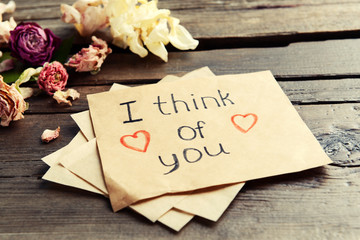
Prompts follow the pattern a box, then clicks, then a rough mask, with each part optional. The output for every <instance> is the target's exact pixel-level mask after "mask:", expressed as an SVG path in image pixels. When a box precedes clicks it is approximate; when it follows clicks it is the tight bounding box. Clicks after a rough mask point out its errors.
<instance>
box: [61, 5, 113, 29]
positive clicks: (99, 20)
mask: <svg viewBox="0 0 360 240" xmlns="http://www.w3.org/2000/svg"><path fill="white" fill-rule="evenodd" d="M106 4H107V1H106V0H78V1H76V2H75V3H74V4H73V5H72V6H70V5H67V4H61V6H60V11H61V14H62V17H61V19H62V20H63V21H64V22H66V23H73V24H74V25H75V28H76V29H77V30H78V32H79V33H80V35H81V36H89V35H91V34H93V33H94V32H95V31H96V30H98V29H102V28H105V27H107V26H108V23H109V21H108V17H107V15H106V14H105V8H104V6H105V5H106Z"/></svg>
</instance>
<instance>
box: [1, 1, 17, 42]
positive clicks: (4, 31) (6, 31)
mask: <svg viewBox="0 0 360 240" xmlns="http://www.w3.org/2000/svg"><path fill="white" fill-rule="evenodd" d="M15 8H16V5H15V2H14V1H9V2H8V3H7V4H4V3H0V43H8V42H9V38H10V31H11V30H14V28H15V27H16V22H15V20H14V18H13V17H10V19H9V21H2V20H3V19H2V15H3V14H4V13H13V12H14V11H15Z"/></svg>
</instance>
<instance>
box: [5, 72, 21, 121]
mask: <svg viewBox="0 0 360 240" xmlns="http://www.w3.org/2000/svg"><path fill="white" fill-rule="evenodd" d="M25 110H26V102H25V101H24V98H23V96H22V95H21V94H20V92H19V91H18V90H17V89H16V87H15V84H12V85H11V86H9V85H7V84H6V83H5V82H4V81H3V77H2V76H0V117H1V123H0V125H1V126H4V127H6V126H9V123H10V122H11V121H17V120H20V119H23V118H24V115H23V113H24V112H25Z"/></svg>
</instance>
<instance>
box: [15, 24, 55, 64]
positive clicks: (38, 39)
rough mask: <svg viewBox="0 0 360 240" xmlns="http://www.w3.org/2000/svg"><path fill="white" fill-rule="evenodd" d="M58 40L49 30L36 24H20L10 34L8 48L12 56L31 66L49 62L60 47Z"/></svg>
mask: <svg viewBox="0 0 360 240" xmlns="http://www.w3.org/2000/svg"><path fill="white" fill-rule="evenodd" d="M60 42H61V40H60V38H58V37H57V36H55V34H54V33H53V32H52V31H51V30H50V29H42V28H41V27H40V26H39V25H38V24H37V23H33V22H28V23H20V24H19V25H18V26H17V27H16V28H15V29H14V30H13V31H11V32H10V41H9V47H10V49H11V51H12V55H13V56H14V57H16V58H18V59H20V60H22V61H24V62H27V63H29V64H31V65H33V66H40V65H43V64H44V63H45V62H49V61H50V59H51V57H52V55H53V52H54V51H55V50H56V49H57V48H58V47H59V46H60Z"/></svg>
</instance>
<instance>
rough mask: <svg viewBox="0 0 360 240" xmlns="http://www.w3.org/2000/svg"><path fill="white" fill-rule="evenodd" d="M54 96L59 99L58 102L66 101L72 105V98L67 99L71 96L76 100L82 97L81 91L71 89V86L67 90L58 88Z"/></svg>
mask: <svg viewBox="0 0 360 240" xmlns="http://www.w3.org/2000/svg"><path fill="white" fill-rule="evenodd" d="M53 98H54V99H55V100H56V101H57V103H58V104H60V103H65V104H67V105H69V106H72V103H71V102H70V100H67V99H68V98H71V99H72V100H73V101H74V100H76V99H78V98H80V93H79V92H78V91H76V90H75V89H71V88H70V89H68V90H67V91H66V92H63V91H60V90H58V91H56V92H55V93H54V95H53Z"/></svg>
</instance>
